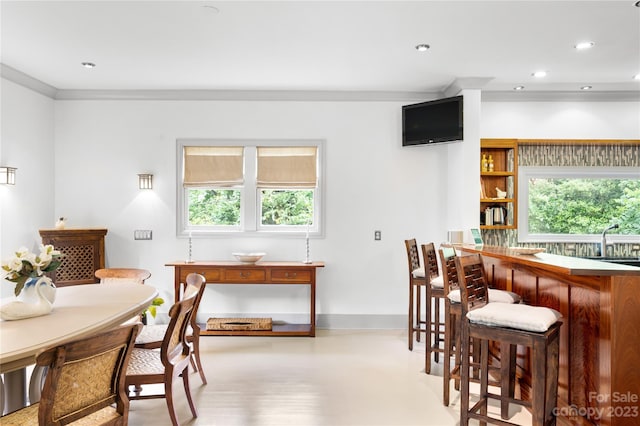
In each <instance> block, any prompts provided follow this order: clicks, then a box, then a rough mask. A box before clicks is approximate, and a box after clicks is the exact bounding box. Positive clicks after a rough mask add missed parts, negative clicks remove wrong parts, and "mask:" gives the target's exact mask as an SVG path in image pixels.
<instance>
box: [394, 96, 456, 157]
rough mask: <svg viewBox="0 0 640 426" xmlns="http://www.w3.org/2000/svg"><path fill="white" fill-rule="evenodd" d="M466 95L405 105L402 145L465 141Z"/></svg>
mask: <svg viewBox="0 0 640 426" xmlns="http://www.w3.org/2000/svg"><path fill="white" fill-rule="evenodd" d="M462 105H463V103H462V96H454V97H452V98H444V99H437V100H434V101H427V102H421V103H419V104H412V105H403V106H402V146H413V145H429V144H434V143H441V142H452V141H460V140H462V139H463V122H462Z"/></svg>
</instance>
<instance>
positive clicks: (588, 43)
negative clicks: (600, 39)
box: [574, 0, 640, 50]
mask: <svg viewBox="0 0 640 426" xmlns="http://www.w3.org/2000/svg"><path fill="white" fill-rule="evenodd" d="M639 1H640V0H639ZM593 46H595V43H594V42H592V41H581V42H580V43H577V44H576V45H575V46H574V47H575V48H576V50H587V49H591V48H592V47H593Z"/></svg>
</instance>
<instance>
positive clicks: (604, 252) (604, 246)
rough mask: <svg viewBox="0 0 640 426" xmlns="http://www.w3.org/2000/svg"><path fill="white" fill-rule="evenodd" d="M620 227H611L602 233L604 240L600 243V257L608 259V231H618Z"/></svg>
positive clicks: (616, 225) (617, 225)
mask: <svg viewBox="0 0 640 426" xmlns="http://www.w3.org/2000/svg"><path fill="white" fill-rule="evenodd" d="M619 227H620V225H619V224H617V223H616V224H615V225H611V226H609V227H608V228H606V229H605V230H604V231H602V240H601V241H600V257H607V231H610V230H612V229H618V228H619Z"/></svg>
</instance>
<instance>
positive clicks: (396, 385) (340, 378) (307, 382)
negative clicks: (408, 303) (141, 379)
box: [129, 330, 531, 426]
mask: <svg viewBox="0 0 640 426" xmlns="http://www.w3.org/2000/svg"><path fill="white" fill-rule="evenodd" d="M424 354H425V350H424V343H417V344H415V345H414V350H413V351H412V352H411V351H409V350H408V349H407V343H406V332H405V331H404V330H319V331H318V333H317V336H316V337H315V338H308V337H244V336H243V337H219V336H203V337H201V355H202V357H203V363H204V369H205V372H206V375H207V379H208V381H209V384H208V385H206V386H203V385H202V383H201V382H200V377H199V376H198V375H197V374H196V373H193V372H192V373H191V374H190V378H189V379H190V384H191V389H192V393H193V396H194V399H195V403H196V407H197V408H198V414H199V416H198V418H196V419H192V417H191V413H190V411H189V408H188V406H187V403H186V399H185V397H184V391H183V389H182V384H181V383H178V384H177V386H176V388H175V389H174V392H175V395H176V404H177V407H178V419H179V421H180V422H181V424H183V425H207V426H286V425H291V426H347V425H349V426H360V425H362V426H375V425H378V426H413V425H443V426H444V425H457V424H459V402H460V401H459V396H458V392H457V391H455V389H453V385H452V393H451V396H452V403H451V405H450V406H449V407H444V406H443V405H442V360H440V362H439V363H438V364H434V365H433V367H432V374H430V375H427V374H424ZM472 392H473V389H472ZM515 410H518V411H515ZM513 414H514V417H513V418H512V419H511V421H515V422H517V423H519V424H522V425H528V424H530V422H531V420H530V419H531V418H530V416H529V415H528V413H527V412H526V411H525V410H521V409H520V408H514V411H513ZM129 424H130V425H134V426H136V425H154V426H156V425H158V426H159V425H166V424H170V422H169V417H168V413H167V407H166V403H165V401H164V400H163V399H157V400H139V401H131V410H130V417H129Z"/></svg>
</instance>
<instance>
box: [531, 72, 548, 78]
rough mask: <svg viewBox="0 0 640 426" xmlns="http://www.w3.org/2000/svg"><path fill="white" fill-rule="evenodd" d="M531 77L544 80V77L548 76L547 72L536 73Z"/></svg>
mask: <svg viewBox="0 0 640 426" xmlns="http://www.w3.org/2000/svg"><path fill="white" fill-rule="evenodd" d="M531 75H532V76H534V77H535V78H542V77H546V76H547V72H546V71H536V72H534V73H533V74H531Z"/></svg>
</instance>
